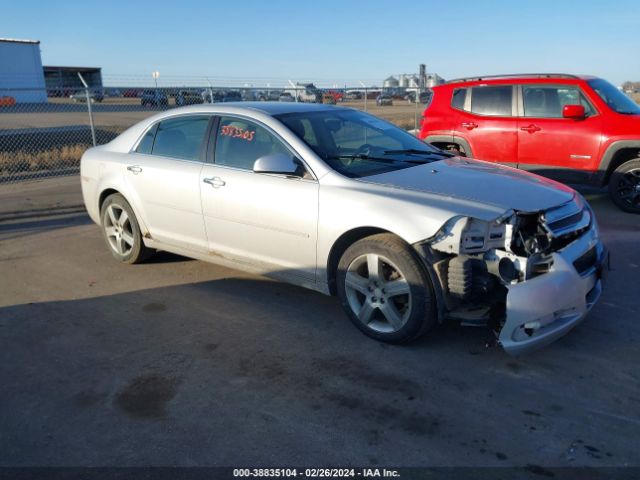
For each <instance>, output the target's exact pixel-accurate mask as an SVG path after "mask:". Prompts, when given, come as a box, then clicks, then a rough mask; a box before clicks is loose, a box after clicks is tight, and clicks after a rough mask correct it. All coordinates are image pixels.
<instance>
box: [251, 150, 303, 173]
mask: <svg viewBox="0 0 640 480" xmlns="http://www.w3.org/2000/svg"><path fill="white" fill-rule="evenodd" d="M253 171H254V172H255V173H278V174H281V175H291V176H300V164H299V163H297V162H296V161H295V160H294V159H293V157H291V156H289V155H285V154H284V153H273V154H271V155H264V156H263V157H260V158H258V159H257V160H256V161H255V162H254V163H253Z"/></svg>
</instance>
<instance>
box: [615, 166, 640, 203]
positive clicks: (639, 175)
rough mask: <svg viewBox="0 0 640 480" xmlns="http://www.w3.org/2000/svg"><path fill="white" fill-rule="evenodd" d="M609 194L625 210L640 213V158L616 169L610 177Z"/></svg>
mask: <svg viewBox="0 0 640 480" xmlns="http://www.w3.org/2000/svg"><path fill="white" fill-rule="evenodd" d="M609 195H610V196H611V200H613V203H615V204H616V205H617V206H618V207H620V208H621V209H622V210H624V211H625V212H630V213H640V158H638V159H635V160H631V161H628V162H625V163H623V164H622V165H620V166H619V167H618V168H616V169H615V171H614V172H613V173H612V174H611V178H610V179H609Z"/></svg>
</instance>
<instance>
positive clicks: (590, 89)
mask: <svg viewBox="0 0 640 480" xmlns="http://www.w3.org/2000/svg"><path fill="white" fill-rule="evenodd" d="M432 90H433V97H432V99H431V103H430V104H429V105H428V106H427V108H426V109H425V111H424V114H423V120H422V124H421V129H420V134H419V136H420V138H421V139H423V140H424V141H426V142H428V143H430V144H432V145H435V146H437V147H440V148H443V149H449V150H455V151H457V152H460V153H461V154H462V155H465V156H468V157H475V158H479V159H482V160H486V161H489V162H496V163H503V164H506V165H509V166H512V167H514V168H518V169H521V170H527V171H531V172H535V173H538V174H540V175H544V176H546V177H549V178H553V179H556V180H560V181H563V182H567V183H572V184H589V185H595V186H598V187H604V186H607V187H608V189H609V194H610V197H611V199H612V200H613V202H614V203H615V204H616V205H617V206H618V207H620V208H621V209H622V210H625V211H627V212H632V213H640V158H639V157H640V106H639V105H638V104H636V103H635V102H634V101H633V100H631V99H630V98H629V97H628V96H626V95H625V94H624V93H622V92H621V91H620V90H618V89H617V88H616V87H614V86H613V85H611V84H610V83H609V82H607V81H606V80H603V79H601V78H597V77H591V76H577V75H568V74H536V75H503V76H493V77H474V78H464V79H459V80H451V81H449V82H447V83H446V84H443V85H439V86H436V87H433V88H432Z"/></svg>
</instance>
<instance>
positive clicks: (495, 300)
mask: <svg viewBox="0 0 640 480" xmlns="http://www.w3.org/2000/svg"><path fill="white" fill-rule="evenodd" d="M415 247H416V249H417V251H418V252H419V253H420V255H421V256H422V257H423V258H424V259H425V264H427V266H428V267H429V270H430V273H431V274H432V277H435V281H434V283H437V285H436V290H437V294H438V297H439V298H438V300H439V307H440V316H441V318H453V319H456V320H459V321H461V322H462V323H463V324H467V325H488V326H490V327H491V328H492V329H493V330H494V331H495V332H496V335H497V336H498V339H499V342H500V343H501V345H502V346H503V348H504V349H505V350H506V351H507V352H508V353H511V354H522V353H526V352H528V351H530V350H533V349H536V348H539V347H541V346H543V345H546V344H548V343H550V342H552V341H554V340H555V339H557V338H558V337H560V336H562V335H563V334H565V333H566V332H567V331H569V330H570V329H571V328H572V327H573V326H575V325H576V324H577V323H579V321H580V320H582V318H584V316H585V315H586V313H587V312H588V311H589V309H590V308H591V307H592V306H593V305H594V304H595V302H596V301H597V299H598V298H599V296H600V293H601V290H602V288H601V281H600V278H601V274H602V267H603V265H605V264H607V265H608V254H607V252H606V249H605V248H604V247H603V245H602V243H601V242H600V240H599V235H598V227H597V224H596V221H595V217H594V216H593V212H592V211H591V210H590V208H589V207H588V205H587V204H586V202H585V201H584V200H583V199H582V197H581V196H580V195H578V194H576V196H575V197H574V199H573V200H572V201H571V202H569V203H566V204H564V205H561V206H559V207H556V208H552V209H549V210H545V211H538V212H519V211H514V210H509V211H507V212H505V213H504V214H502V215H501V216H500V217H498V218H496V219H494V220H493V221H484V220H479V219H475V218H470V217H465V216H456V217H453V218H451V219H450V220H449V221H447V222H446V223H445V224H444V225H443V226H442V227H441V228H440V230H439V231H438V232H437V233H436V235H434V236H433V237H431V238H429V239H427V240H426V241H423V242H420V243H418V244H416V245H415Z"/></svg>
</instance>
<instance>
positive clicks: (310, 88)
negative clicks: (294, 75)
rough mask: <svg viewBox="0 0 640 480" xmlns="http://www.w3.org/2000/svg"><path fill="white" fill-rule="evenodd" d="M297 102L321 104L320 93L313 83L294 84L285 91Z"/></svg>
mask: <svg viewBox="0 0 640 480" xmlns="http://www.w3.org/2000/svg"><path fill="white" fill-rule="evenodd" d="M285 93H289V94H290V95H291V96H292V97H293V98H294V99H295V98H297V99H298V102H306V103H320V102H322V92H321V91H320V90H319V89H318V88H317V87H316V86H315V85H314V84H313V83H296V84H295V85H292V86H291V87H289V88H286V89H285Z"/></svg>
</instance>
